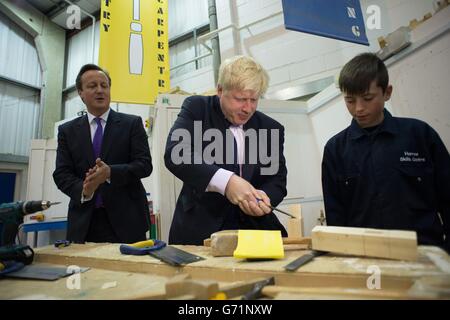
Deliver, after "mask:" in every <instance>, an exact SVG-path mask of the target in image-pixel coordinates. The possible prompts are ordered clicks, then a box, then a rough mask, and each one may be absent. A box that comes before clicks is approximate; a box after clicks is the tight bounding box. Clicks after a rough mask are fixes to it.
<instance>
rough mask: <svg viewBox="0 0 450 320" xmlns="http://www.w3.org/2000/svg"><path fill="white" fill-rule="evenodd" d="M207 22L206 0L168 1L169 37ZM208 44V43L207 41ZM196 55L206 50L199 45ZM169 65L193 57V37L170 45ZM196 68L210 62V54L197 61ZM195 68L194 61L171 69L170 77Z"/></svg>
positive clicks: (180, 62)
mask: <svg viewBox="0 0 450 320" xmlns="http://www.w3.org/2000/svg"><path fill="white" fill-rule="evenodd" d="M204 24H209V17H208V1H207V0H201V1H199V0H171V1H169V39H173V38H175V37H177V36H179V35H181V34H183V33H186V32H188V31H191V30H192V29H194V28H197V27H199V26H202V25H204ZM208 45H210V44H209V43H208ZM197 49H198V52H197V55H198V56H201V55H203V54H205V53H207V52H208V50H207V49H206V48H205V47H203V46H201V45H199V46H198V48H197ZM169 55H170V66H171V67H174V66H177V65H180V64H182V63H184V62H186V61H188V60H190V59H192V58H194V57H195V47H194V39H193V38H191V39H188V40H185V41H183V42H181V43H178V44H176V45H174V46H172V47H170V52H169ZM197 64H198V68H202V67H204V66H208V65H211V64H212V58H211V56H209V57H206V58H203V59H201V60H199V61H198V63H197ZM194 70H196V67H195V62H193V63H190V64H188V65H186V66H183V67H181V68H178V69H176V70H173V71H172V70H171V72H170V77H171V78H175V77H177V76H180V75H183V74H186V73H189V72H192V71H194Z"/></svg>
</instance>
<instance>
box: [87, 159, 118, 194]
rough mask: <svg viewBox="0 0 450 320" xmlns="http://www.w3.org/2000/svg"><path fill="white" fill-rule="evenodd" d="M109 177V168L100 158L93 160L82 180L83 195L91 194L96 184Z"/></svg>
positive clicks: (96, 186) (95, 188)
mask: <svg viewBox="0 0 450 320" xmlns="http://www.w3.org/2000/svg"><path fill="white" fill-rule="evenodd" d="M110 177H111V168H110V167H109V166H108V165H107V164H106V163H104V162H103V161H102V160H101V159H100V158H97V160H95V166H94V167H93V168H91V169H89V171H88V172H86V178H85V179H84V181H83V195H84V196H86V197H90V196H92V194H93V193H94V192H95V190H97V188H98V186H99V185H101V184H102V183H104V182H105V181H106V180H107V179H110Z"/></svg>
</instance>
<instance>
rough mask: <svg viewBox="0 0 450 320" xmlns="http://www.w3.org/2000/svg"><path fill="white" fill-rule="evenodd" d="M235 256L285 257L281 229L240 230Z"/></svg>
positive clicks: (248, 257)
mask: <svg viewBox="0 0 450 320" xmlns="http://www.w3.org/2000/svg"><path fill="white" fill-rule="evenodd" d="M233 256H234V257H235V258H238V259H283V258H284V248H283V240H282V238H281V231H280V230H239V231H238V244H237V248H236V250H235V251H234V254H233Z"/></svg>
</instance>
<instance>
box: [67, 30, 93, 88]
mask: <svg viewBox="0 0 450 320" xmlns="http://www.w3.org/2000/svg"><path fill="white" fill-rule="evenodd" d="M99 26H100V22H99V21H97V22H96V23H95V43H94V62H92V49H91V45H92V40H91V39H92V38H91V37H92V25H91V26H89V27H88V28H86V29H83V30H81V31H80V32H78V33H77V34H75V35H74V36H72V37H70V38H69V39H68V41H67V60H66V63H67V72H66V79H65V80H66V85H65V86H66V87H70V86H72V85H75V79H76V77H77V74H78V71H80V68H81V67H82V66H83V65H85V64H86V63H98V48H99V44H100V29H99Z"/></svg>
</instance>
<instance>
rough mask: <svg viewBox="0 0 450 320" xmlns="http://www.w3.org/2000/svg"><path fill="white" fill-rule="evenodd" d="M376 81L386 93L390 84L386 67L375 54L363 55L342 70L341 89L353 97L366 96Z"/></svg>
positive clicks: (348, 63) (355, 58)
mask: <svg viewBox="0 0 450 320" xmlns="http://www.w3.org/2000/svg"><path fill="white" fill-rule="evenodd" d="M374 80H375V81H376V83H377V86H378V87H381V89H382V90H383V93H384V92H385V91H386V88H387V86H388V84H389V74H388V71H387V68H386V65H385V64H384V62H383V61H382V60H381V59H380V58H378V56H377V55H376V54H374V53H361V54H359V55H357V56H356V57H354V58H353V59H352V60H350V61H349V62H347V63H346V64H345V66H344V67H343V68H342V70H341V73H340V75H339V89H341V91H342V92H345V93H348V94H351V95H359V94H364V93H365V92H367V91H368V90H369V89H370V84H371V83H372V81H374Z"/></svg>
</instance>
